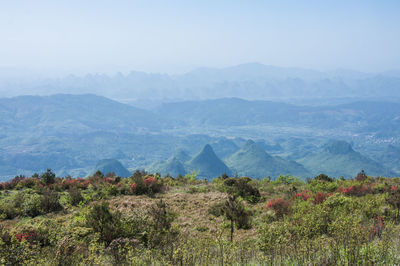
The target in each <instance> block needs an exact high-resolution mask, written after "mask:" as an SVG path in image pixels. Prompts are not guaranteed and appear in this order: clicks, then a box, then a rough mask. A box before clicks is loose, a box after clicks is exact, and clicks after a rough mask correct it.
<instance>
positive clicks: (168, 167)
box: [148, 155, 190, 177]
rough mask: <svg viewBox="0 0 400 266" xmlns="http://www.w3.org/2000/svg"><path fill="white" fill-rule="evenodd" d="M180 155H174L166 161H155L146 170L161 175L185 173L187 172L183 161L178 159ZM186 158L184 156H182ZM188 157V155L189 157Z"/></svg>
mask: <svg viewBox="0 0 400 266" xmlns="http://www.w3.org/2000/svg"><path fill="white" fill-rule="evenodd" d="M179 157H180V156H177V155H174V156H172V157H171V158H169V159H168V160H167V161H162V162H156V163H154V164H152V165H151V166H150V167H149V168H148V170H149V171H150V172H156V173H160V174H161V175H167V174H169V175H171V176H173V177H177V176H179V175H185V174H186V173H187V171H186V169H185V166H184V161H182V160H180V159H179ZM184 158H186V157H184ZM189 159H190V157H189Z"/></svg>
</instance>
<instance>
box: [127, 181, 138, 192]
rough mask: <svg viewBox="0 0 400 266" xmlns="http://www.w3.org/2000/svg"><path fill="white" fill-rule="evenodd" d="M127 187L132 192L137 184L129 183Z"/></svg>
mask: <svg viewBox="0 0 400 266" xmlns="http://www.w3.org/2000/svg"><path fill="white" fill-rule="evenodd" d="M129 187H130V189H131V192H132V193H134V192H135V190H136V188H137V184H136V183H132V184H129Z"/></svg>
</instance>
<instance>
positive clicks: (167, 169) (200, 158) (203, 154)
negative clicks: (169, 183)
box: [148, 144, 231, 178]
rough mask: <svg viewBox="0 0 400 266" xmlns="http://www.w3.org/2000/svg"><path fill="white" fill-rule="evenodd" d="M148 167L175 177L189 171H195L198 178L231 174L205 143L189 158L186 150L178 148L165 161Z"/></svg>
mask: <svg viewBox="0 0 400 266" xmlns="http://www.w3.org/2000/svg"><path fill="white" fill-rule="evenodd" d="M148 169H149V170H150V171H155V172H158V173H160V174H162V175H165V174H170V175H172V176H175V177H176V176H178V175H179V174H181V175H185V174H186V173H188V172H191V171H197V172H198V174H197V176H198V177H200V178H215V177H218V176H220V175H221V174H224V173H226V174H228V175H229V174H231V171H230V169H229V168H228V167H227V166H226V165H225V163H224V162H223V161H222V160H221V159H220V158H219V157H218V156H217V155H216V154H215V152H214V150H213V148H212V147H211V146H210V145H209V144H206V145H205V146H204V147H203V149H202V150H201V151H200V152H199V153H198V154H197V155H196V156H194V157H193V158H192V159H191V160H190V157H189V155H187V153H186V152H184V151H182V150H178V151H177V152H176V153H175V154H174V155H173V156H172V157H171V158H169V159H168V160H167V161H164V162H158V163H154V164H152V165H151V166H150V167H149V168H148Z"/></svg>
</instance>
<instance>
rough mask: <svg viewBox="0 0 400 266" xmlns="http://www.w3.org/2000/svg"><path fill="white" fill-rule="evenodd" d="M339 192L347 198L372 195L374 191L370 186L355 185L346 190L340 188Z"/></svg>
mask: <svg viewBox="0 0 400 266" xmlns="http://www.w3.org/2000/svg"><path fill="white" fill-rule="evenodd" d="M339 192H340V193H342V194H344V195H346V196H356V197H361V196H364V195H366V194H369V193H372V189H371V187H370V186H366V185H353V186H350V187H346V188H339Z"/></svg>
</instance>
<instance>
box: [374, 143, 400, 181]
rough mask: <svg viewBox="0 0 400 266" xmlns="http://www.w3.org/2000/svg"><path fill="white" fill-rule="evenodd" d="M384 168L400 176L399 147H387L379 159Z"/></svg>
mask: <svg viewBox="0 0 400 266" xmlns="http://www.w3.org/2000/svg"><path fill="white" fill-rule="evenodd" d="M379 159H380V161H382V162H383V164H384V166H386V167H388V168H390V169H393V171H395V172H396V173H397V175H398V174H400V147H397V146H394V145H388V146H387V147H386V149H385V150H384V152H383V153H382V154H381V155H380V157H379Z"/></svg>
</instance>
